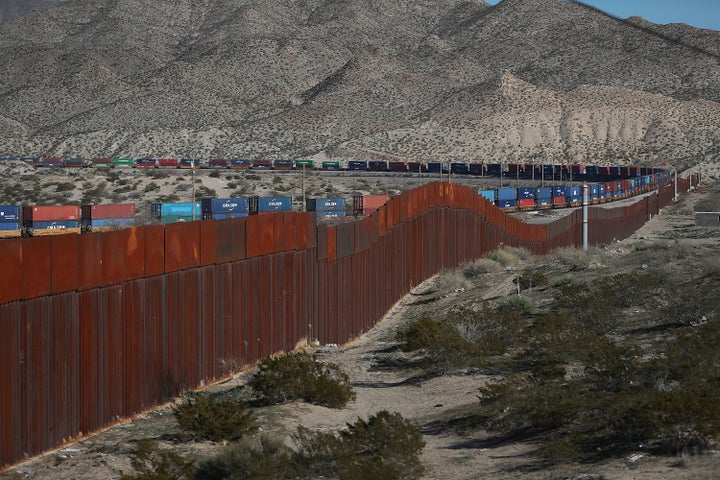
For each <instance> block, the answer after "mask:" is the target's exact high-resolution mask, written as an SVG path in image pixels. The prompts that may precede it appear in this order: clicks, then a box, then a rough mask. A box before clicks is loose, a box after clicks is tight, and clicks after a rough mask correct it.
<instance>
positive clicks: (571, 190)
mask: <svg viewBox="0 0 720 480" xmlns="http://www.w3.org/2000/svg"><path fill="white" fill-rule="evenodd" d="M580 195H582V192H581V191H580V187H565V196H566V197H579V196H580Z"/></svg>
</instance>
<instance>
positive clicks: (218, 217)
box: [202, 213, 248, 220]
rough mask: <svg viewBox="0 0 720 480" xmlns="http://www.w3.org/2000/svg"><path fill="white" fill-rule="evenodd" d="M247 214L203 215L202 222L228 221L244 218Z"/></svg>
mask: <svg viewBox="0 0 720 480" xmlns="http://www.w3.org/2000/svg"><path fill="white" fill-rule="evenodd" d="M247 216H248V214H247V213H203V217H202V218H203V220H210V219H212V220H228V219H230V218H245V217H247Z"/></svg>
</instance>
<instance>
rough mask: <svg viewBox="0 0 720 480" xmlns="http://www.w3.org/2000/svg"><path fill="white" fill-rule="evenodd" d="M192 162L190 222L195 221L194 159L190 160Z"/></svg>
mask: <svg viewBox="0 0 720 480" xmlns="http://www.w3.org/2000/svg"><path fill="white" fill-rule="evenodd" d="M190 161H191V162H192V203H191V204H190V210H192V221H193V222H194V221H195V159H194V158H193V159H192V160H190Z"/></svg>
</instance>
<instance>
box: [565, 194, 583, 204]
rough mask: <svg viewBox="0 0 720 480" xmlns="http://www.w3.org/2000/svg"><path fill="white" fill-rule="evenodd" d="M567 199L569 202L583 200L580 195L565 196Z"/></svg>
mask: <svg viewBox="0 0 720 480" xmlns="http://www.w3.org/2000/svg"><path fill="white" fill-rule="evenodd" d="M565 201H566V202H568V203H574V202H582V197H580V196H569V197H565Z"/></svg>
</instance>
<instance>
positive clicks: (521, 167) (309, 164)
mask: <svg viewBox="0 0 720 480" xmlns="http://www.w3.org/2000/svg"><path fill="white" fill-rule="evenodd" d="M12 160H20V161H23V162H25V163H27V164H29V165H32V166H34V167H38V168H151V169H152V168H158V169H192V168H197V169H248V170H257V171H263V170H302V169H305V170H325V171H351V172H394V173H417V174H438V175H448V176H451V175H472V176H478V177H482V176H487V177H502V176H505V177H506V178H516V179H523V180H535V181H542V180H549V181H551V182H554V181H556V180H557V181H559V182H563V181H568V180H569V181H578V182H583V181H588V182H604V181H610V180H613V179H623V178H633V177H640V176H646V175H653V174H655V173H659V172H663V171H664V170H662V169H659V168H651V167H627V166H626V167H611V166H595V165H589V166H585V165H553V164H529V163H517V164H513V163H476V162H444V161H428V162H410V161H407V162H405V161H387V160H370V161H366V160H347V161H334V160H333V161H322V162H316V161H314V160H302V159H301V160H284V159H276V160H267V159H256V160H249V159H238V158H231V159H225V158H212V159H208V160H202V159H197V158H179V159H178V158H158V159H155V158H149V157H141V158H130V157H115V158H92V159H83V158H79V157H73V158H60V157H22V158H15V157H0V162H3V161H12Z"/></svg>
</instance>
